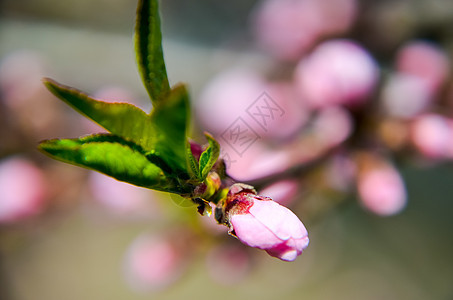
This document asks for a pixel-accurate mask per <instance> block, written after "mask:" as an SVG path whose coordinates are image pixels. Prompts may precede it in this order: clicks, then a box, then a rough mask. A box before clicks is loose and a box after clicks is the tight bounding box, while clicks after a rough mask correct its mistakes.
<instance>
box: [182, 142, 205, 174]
mask: <svg viewBox="0 0 453 300" xmlns="http://www.w3.org/2000/svg"><path fill="white" fill-rule="evenodd" d="M186 158H187V165H188V170H189V172H190V175H191V177H192V178H194V177H195V178H194V179H197V180H199V181H202V180H201V178H200V167H199V165H198V161H197V160H196V159H195V157H194V156H193V153H192V148H191V147H190V143H189V141H187V144H186Z"/></svg>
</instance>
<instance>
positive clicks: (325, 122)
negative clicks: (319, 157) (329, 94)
mask: <svg viewBox="0 0 453 300" xmlns="http://www.w3.org/2000/svg"><path fill="white" fill-rule="evenodd" d="M352 130H353V120H352V117H351V115H350V114H349V112H348V111H347V110H346V109H344V108H342V107H340V106H330V107H327V108H323V109H321V110H320V111H319V114H318V115H317V116H316V118H315V120H314V122H313V133H314V135H315V136H316V140H317V142H318V143H319V144H320V145H321V146H322V148H330V147H335V146H337V145H338V144H341V143H342V142H344V141H345V140H346V139H347V138H348V137H349V136H350V134H351V132H352Z"/></svg>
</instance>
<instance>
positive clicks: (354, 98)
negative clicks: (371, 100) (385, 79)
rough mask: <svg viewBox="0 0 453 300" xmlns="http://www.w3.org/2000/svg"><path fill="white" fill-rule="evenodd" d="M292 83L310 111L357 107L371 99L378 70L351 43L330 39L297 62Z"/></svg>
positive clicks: (367, 56)
mask: <svg viewBox="0 0 453 300" xmlns="http://www.w3.org/2000/svg"><path fill="white" fill-rule="evenodd" d="M294 76H295V84H296V86H297V87H298V89H299V91H300V94H301V97H302V100H304V101H307V103H308V104H310V105H311V106H312V107H313V108H322V107H326V106H330V105H347V106H356V105H360V104H362V102H363V101H366V100H367V98H368V97H370V96H371V93H372V92H373V89H374V87H375V85H376V83H377V80H378V77H379V69H378V66H377V64H376V62H375V61H374V59H373V58H372V57H371V55H370V54H369V53H368V52H367V51H366V50H365V49H363V48H362V47H361V46H360V45H358V44H357V43H355V42H353V41H350V40H329V41H326V42H324V43H322V44H320V45H319V46H318V47H316V48H315V49H314V50H313V52H312V53H311V54H310V55H309V56H307V57H306V58H304V59H303V60H301V61H300V63H299V64H298V65H297V67H296V70H295V74H294Z"/></svg>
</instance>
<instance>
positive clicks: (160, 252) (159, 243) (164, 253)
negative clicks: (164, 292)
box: [125, 235, 184, 291]
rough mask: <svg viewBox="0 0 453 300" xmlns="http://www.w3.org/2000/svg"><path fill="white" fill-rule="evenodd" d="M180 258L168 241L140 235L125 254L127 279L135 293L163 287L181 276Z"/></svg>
mask: <svg viewBox="0 0 453 300" xmlns="http://www.w3.org/2000/svg"><path fill="white" fill-rule="evenodd" d="M183 267H184V261H183V255H182V252H181V250H180V249H178V248H176V247H175V245H174V244H172V243H171V242H170V241H169V240H167V239H164V238H161V237H156V236H149V235H142V236H139V237H138V238H137V239H136V240H135V241H134V242H133V243H132V244H131V246H130V248H129V250H128V251H127V255H126V260H125V271H126V279H127V280H128V281H129V283H130V285H131V287H132V288H134V289H136V290H137V291H150V290H158V289H162V288H165V287H167V286H169V285H171V284H172V283H174V282H175V281H176V280H177V279H178V278H179V277H180V276H181V274H182V271H183Z"/></svg>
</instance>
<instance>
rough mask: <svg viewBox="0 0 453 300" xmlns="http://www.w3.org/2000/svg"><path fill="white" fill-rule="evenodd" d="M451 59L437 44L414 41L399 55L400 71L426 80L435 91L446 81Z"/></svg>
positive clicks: (397, 66) (397, 65)
mask: <svg viewBox="0 0 453 300" xmlns="http://www.w3.org/2000/svg"><path fill="white" fill-rule="evenodd" d="M449 64H450V62H449V59H448V56H447V55H446V53H445V52H444V51H443V50H442V49H441V48H440V47H438V46H437V45H435V44H432V43H429V42H426V41H412V42H410V43H408V44H407V45H405V46H404V47H403V48H402V49H401V50H400V51H399V52H398V55H397V61H396V68H397V70H398V71H399V72H401V73H404V74H408V75H412V76H415V77H418V78H420V79H422V80H424V81H425V82H426V84H427V86H428V87H429V88H430V90H431V91H432V92H433V93H435V92H436V91H437V90H438V89H439V87H440V86H441V85H442V84H443V83H445V80H446V79H447V77H448V73H449Z"/></svg>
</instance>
